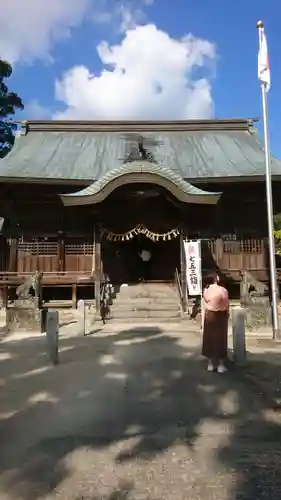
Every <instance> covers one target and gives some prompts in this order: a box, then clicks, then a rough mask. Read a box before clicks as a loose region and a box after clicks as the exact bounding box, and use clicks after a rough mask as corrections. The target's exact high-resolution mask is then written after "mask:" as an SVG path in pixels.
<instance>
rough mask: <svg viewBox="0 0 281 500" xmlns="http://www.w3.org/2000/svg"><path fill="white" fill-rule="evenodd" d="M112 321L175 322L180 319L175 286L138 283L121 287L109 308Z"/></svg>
mask: <svg viewBox="0 0 281 500" xmlns="http://www.w3.org/2000/svg"><path fill="white" fill-rule="evenodd" d="M109 317H110V318H111V319H112V320H120V321H122V322H123V321H124V322H126V321H130V322H134V321H135V322H140V321H141V322H142V321H150V322H157V323H159V322H177V321H180V319H181V311H180V303H179V297H178V294H177V290H176V287H175V285H173V284H166V283H160V284H159V283H138V284H133V285H128V286H122V287H121V288H120V290H119V291H118V292H117V293H116V296H115V298H114V299H113V304H112V305H111V306H110V316H109Z"/></svg>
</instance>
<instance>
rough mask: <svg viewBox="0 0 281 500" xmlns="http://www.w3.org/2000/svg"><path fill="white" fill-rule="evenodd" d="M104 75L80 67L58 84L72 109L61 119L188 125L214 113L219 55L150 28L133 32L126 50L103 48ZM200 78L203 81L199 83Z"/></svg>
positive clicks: (104, 45) (208, 46) (204, 44)
mask: <svg viewBox="0 0 281 500" xmlns="http://www.w3.org/2000/svg"><path fill="white" fill-rule="evenodd" d="M97 50H98V54H99V56H100V59H101V61H102V63H103V65H104V68H103V70H102V71H101V73H100V74H99V75H93V74H91V72H90V70H89V69H88V68H86V67H85V66H76V67H73V68H72V69H70V70H69V71H68V72H67V73H65V74H64V75H63V76H62V78H61V79H60V80H58V81H57V82H56V86H55V92H56V98H57V99H58V100H60V101H62V102H64V104H65V105H66V110H65V111H63V112H61V113H57V114H56V116H55V118H58V119H122V118H123V119H130V118H131V119H134V118H138V119H141V118H143V119H149V118H155V119H157V118H158V119H165V118H171V119H172V118H173V119H184V118H203V117H210V116H211V115H212V113H213V101H212V95H211V84H210V81H209V80H208V76H210V72H211V70H212V68H213V67H214V62H215V60H216V50H215V47H214V45H213V44H212V43H210V42H209V41H207V40H202V39H199V38H195V37H194V36H192V35H188V36H186V37H184V38H182V39H180V40H177V39H174V38H172V37H170V36H169V35H168V34H167V33H165V32H163V31H161V30H158V29H157V28H156V26H154V25H152V24H148V25H146V26H137V27H136V28H134V29H131V30H128V31H127V32H126V33H125V36H124V38H123V40H122V42H121V43H120V45H113V46H110V45H109V44H108V43H107V42H102V43H100V45H99V46H98V47H97ZM196 73H197V74H200V76H198V77H196Z"/></svg>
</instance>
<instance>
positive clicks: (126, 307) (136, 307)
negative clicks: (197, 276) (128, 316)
mask: <svg viewBox="0 0 281 500" xmlns="http://www.w3.org/2000/svg"><path fill="white" fill-rule="evenodd" d="M110 310H111V311H133V312H134V311H178V310H179V304H178V303H172V304H171V303H169V304H161V303H159V304H156V303H155V302H152V303H143V304H138V303H133V304H132V303H131V302H127V303H121V304H120V303H119V302H114V303H113V305H112V306H110Z"/></svg>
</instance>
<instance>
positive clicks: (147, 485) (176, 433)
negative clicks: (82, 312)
mask: <svg viewBox="0 0 281 500" xmlns="http://www.w3.org/2000/svg"><path fill="white" fill-rule="evenodd" d="M14 339H15V337H14ZM0 447H1V448H0V449H1V453H0V499H1V500H39V499H40V500H43V499H44V500H55V499H58V500H62V499H63V500H101V499H105V500H164V499H168V498H169V499H173V500H182V499H186V500H189V499H193V500H197V499H198V500H199V499H200V500H235V499H239V500H253V499H255V500H262V499H270V500H280V498H281V474H280V470H281V469H280V466H281V427H280V423H279V420H278V417H277V416H276V415H275V414H274V413H273V412H271V411H270V410H268V409H267V408H266V402H265V400H264V399H263V397H262V395H261V394H259V393H258V392H257V389H256V388H255V386H254V385H253V384H252V383H251V382H250V381H249V380H248V379H246V378H244V377H243V374H241V373H240V372H239V371H237V370H236V371H235V370H230V371H229V372H228V373H227V374H225V375H219V374H216V373H208V372H206V370H205V364H204V361H203V360H202V359H201V357H200V338H199V336H198V334H197V333H195V332H183V331H182V330H181V331H177V329H176V327H173V326H172V325H167V328H165V327H161V329H159V328H158V327H156V326H155V327H151V328H149V327H148V326H147V327H143V328H139V327H135V328H134V327H132V328H127V329H126V328H125V327H123V328H122V330H120V331H116V332H114V333H99V334H96V335H93V336H88V337H84V338H81V337H80V338H79V337H75V336H72V337H69V338H67V336H65V337H64V338H63V339H62V340H61V342H60V364H59V366H57V367H52V366H50V365H49V363H48V359H47V356H46V349H45V342H44V338H41V337H39V338H29V339H26V340H13V341H11V340H9V339H6V340H3V341H2V342H1V343H0Z"/></svg>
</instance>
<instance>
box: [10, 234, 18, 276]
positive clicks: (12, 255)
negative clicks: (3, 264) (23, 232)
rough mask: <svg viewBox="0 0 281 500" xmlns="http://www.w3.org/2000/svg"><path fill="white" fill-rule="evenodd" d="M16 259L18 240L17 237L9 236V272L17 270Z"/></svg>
mask: <svg viewBox="0 0 281 500" xmlns="http://www.w3.org/2000/svg"><path fill="white" fill-rule="evenodd" d="M17 260H18V240H17V238H11V244H10V259H9V271H10V272H11V273H16V272H17Z"/></svg>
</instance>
